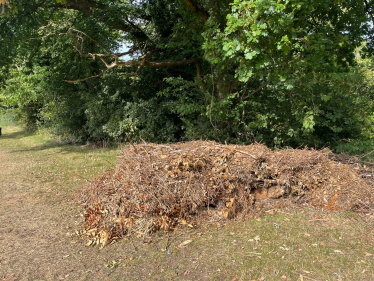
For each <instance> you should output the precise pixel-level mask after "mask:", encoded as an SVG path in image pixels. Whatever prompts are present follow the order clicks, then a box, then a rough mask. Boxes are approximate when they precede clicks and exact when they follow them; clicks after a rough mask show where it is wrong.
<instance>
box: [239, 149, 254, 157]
mask: <svg viewBox="0 0 374 281" xmlns="http://www.w3.org/2000/svg"><path fill="white" fill-rule="evenodd" d="M234 151H236V152H239V153H243V154H245V155H248V156H251V157H252V158H253V159H257V158H256V157H254V156H253V155H251V154H249V153H247V152H244V151H241V150H237V149H234Z"/></svg>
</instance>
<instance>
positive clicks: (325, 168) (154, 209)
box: [75, 141, 374, 245]
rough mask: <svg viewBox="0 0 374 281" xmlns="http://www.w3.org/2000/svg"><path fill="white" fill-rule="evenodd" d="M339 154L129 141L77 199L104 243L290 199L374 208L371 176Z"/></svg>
mask: <svg viewBox="0 0 374 281" xmlns="http://www.w3.org/2000/svg"><path fill="white" fill-rule="evenodd" d="M331 155H332V153H331V152H330V151H329V150H324V151H316V150H306V149H304V150H297V149H284V150H277V151H272V150H270V149H268V148H267V147H266V146H264V145H261V144H254V145H248V146H237V145H221V144H217V143H215V142H204V141H193V142H187V143H180V144H171V145H157V144H137V145H131V146H130V145H129V146H126V147H125V148H124V149H123V151H122V153H121V154H120V155H119V157H118V161H117V165H116V168H115V169H114V170H110V171H107V172H106V173H105V174H104V175H102V176H101V177H99V178H97V179H95V180H93V181H92V182H90V183H89V184H88V185H87V186H86V187H85V188H84V189H83V190H82V191H80V192H79V194H77V195H76V198H75V199H76V200H77V201H78V202H79V203H80V204H81V205H82V206H83V208H84V210H85V213H84V216H85V230H84V233H86V234H87V235H88V234H89V235H91V236H92V237H95V239H96V240H92V241H93V242H92V241H91V242H92V243H96V244H102V245H105V244H106V243H108V242H109V241H112V240H113V239H114V240H115V239H120V238H122V237H124V236H126V235H132V234H135V235H137V236H147V235H149V234H150V233H152V232H155V231H157V230H159V229H164V230H168V229H173V228H175V227H177V226H178V225H180V224H186V225H190V226H191V224H198V223H204V222H208V221H211V220H217V219H231V218H235V217H240V216H245V215H247V214H249V213H253V212H258V211H259V210H260V209H261V210H264V209H270V208H274V206H275V205H276V202H280V201H282V200H283V202H286V201H287V200H288V201H287V202H289V203H292V204H301V203H302V204H306V203H307V204H309V205H312V206H320V207H322V208H324V209H325V210H337V209H339V210H359V211H370V210H372V209H374V206H373V202H374V200H373V197H374V188H373V185H372V184H370V181H368V180H367V179H364V178H363V177H362V176H361V175H360V174H359V173H358V172H357V171H358V170H356V169H355V168H354V167H352V166H350V165H348V164H342V163H340V162H338V161H334V160H331Z"/></svg>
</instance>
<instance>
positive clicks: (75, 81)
mask: <svg viewBox="0 0 374 281" xmlns="http://www.w3.org/2000/svg"><path fill="white" fill-rule="evenodd" d="M107 70H108V69H104V70H103V71H102V72H101V73H100V74H98V75H95V76H90V77H87V78H83V79H79V80H63V81H64V82H67V83H79V82H84V81H87V80H90V79H93V78H99V77H101V76H103V75H104V74H105V73H106V72H107Z"/></svg>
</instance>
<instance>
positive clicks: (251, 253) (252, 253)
mask: <svg viewBox="0 0 374 281" xmlns="http://www.w3.org/2000/svg"><path fill="white" fill-rule="evenodd" d="M247 254H250V255H262V253H255V252H248V253H247ZM244 256H245V257H247V256H249V255H244Z"/></svg>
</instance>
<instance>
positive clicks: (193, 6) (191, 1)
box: [184, 0, 209, 22]
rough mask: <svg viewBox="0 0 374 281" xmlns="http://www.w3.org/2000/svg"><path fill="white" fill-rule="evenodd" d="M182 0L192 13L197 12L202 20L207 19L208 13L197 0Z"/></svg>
mask: <svg viewBox="0 0 374 281" xmlns="http://www.w3.org/2000/svg"><path fill="white" fill-rule="evenodd" d="M184 2H185V3H186V4H187V5H188V7H189V8H190V10H191V11H192V12H193V13H195V14H198V15H199V16H200V17H202V19H203V20H204V22H206V21H207V20H208V18H209V13H208V12H207V11H206V10H205V9H204V8H202V7H201V6H200V5H199V3H198V2H197V0H184Z"/></svg>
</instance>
